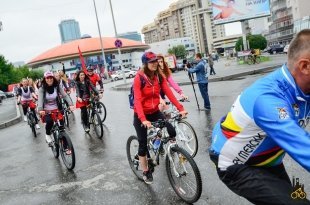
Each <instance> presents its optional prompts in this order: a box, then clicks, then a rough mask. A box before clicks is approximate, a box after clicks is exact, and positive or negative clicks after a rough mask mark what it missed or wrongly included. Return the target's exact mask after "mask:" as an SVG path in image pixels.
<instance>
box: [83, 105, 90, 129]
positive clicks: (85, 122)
mask: <svg viewBox="0 0 310 205" xmlns="http://www.w3.org/2000/svg"><path fill="white" fill-rule="evenodd" d="M81 117H82V122H83V124H84V125H85V126H86V127H89V122H88V112H87V107H86V106H83V107H81Z"/></svg>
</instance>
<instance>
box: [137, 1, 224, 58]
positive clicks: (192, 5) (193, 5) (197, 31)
mask: <svg viewBox="0 0 310 205" xmlns="http://www.w3.org/2000/svg"><path fill="white" fill-rule="evenodd" d="M211 15H212V13H211V4H210V3H209V1H206V0H178V1H177V2H174V3H172V4H171V5H170V6H169V8H168V9H166V10H164V11H161V12H160V13H159V14H158V15H157V17H156V19H155V20H154V23H152V24H148V25H146V26H144V27H143V28H142V33H143V34H144V37H145V43H154V42H158V41H164V40H168V39H174V38H180V37H190V38H191V39H193V40H194V42H195V44H196V46H197V50H198V52H203V53H207V52H211V51H212V50H213V38H215V37H223V36H225V30H224V26H223V25H220V26H214V25H213V22H212V16H211Z"/></svg>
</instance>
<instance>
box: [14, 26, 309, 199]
mask: <svg viewBox="0 0 310 205" xmlns="http://www.w3.org/2000/svg"><path fill="white" fill-rule="evenodd" d="M309 42H310V30H309V29H306V30H303V31H301V32H300V33H299V34H298V35H297V36H296V37H295V38H294V39H293V40H292V42H291V44H290V48H289V51H288V63H287V64H284V65H283V66H282V68H279V69H277V70H276V71H274V72H273V73H271V74H269V75H268V76H266V77H264V78H263V79H261V80H259V81H257V82H255V83H254V84H253V85H252V86H251V87H249V88H248V89H246V90H245V91H244V92H243V93H242V94H241V95H240V96H239V97H238V98H237V100H236V101H235V103H234V104H233V106H232V108H231V110H230V112H229V113H228V114H227V115H226V116H224V117H223V118H222V119H221V120H220V121H219V122H218V123H217V124H216V125H215V127H214V130H213V134H212V144H211V147H210V152H209V154H210V158H211V160H212V161H213V162H214V164H215V165H216V170H217V173H218V175H219V178H220V179H221V180H222V181H223V183H225V185H226V186H227V187H228V188H229V189H231V190H232V191H233V192H235V193H236V194H238V195H240V196H243V197H244V198H246V199H247V200H249V201H250V202H252V203H254V204H292V203H295V202H296V201H292V198H291V197H290V194H291V193H292V191H293V189H292V186H291V181H290V179H289V177H288V175H287V173H286V171H285V168H284V165H283V158H284V155H285V153H288V154H289V155H290V156H291V157H292V158H293V159H294V160H296V161H297V162H298V163H299V164H300V165H301V166H303V167H304V168H305V169H306V170H307V171H310V152H309V151H307V150H308V148H309V147H310V135H309V132H307V131H305V130H304V129H303V128H305V126H306V125H307V123H308V122H309V119H310V114H309V113H310V87H309V85H310V43H309ZM141 60H142V64H143V65H142V68H141V69H140V70H139V72H138V73H137V75H136V77H135V78H134V83H133V91H134V96H135V97H134V120H133V126H134V128H135V130H136V133H137V136H138V142H139V148H138V157H139V161H140V164H141V167H142V169H143V179H144V181H145V183H147V184H151V183H152V181H153V176H152V172H151V171H150V170H149V168H148V163H147V156H146V155H147V129H148V128H150V127H151V126H152V124H151V122H154V121H157V120H159V119H165V116H164V114H163V113H162V112H161V111H162V110H164V109H166V108H165V105H166V103H165V96H166V97H167V98H168V99H169V100H170V101H171V103H172V104H173V105H174V106H175V107H176V108H177V109H178V111H179V113H180V115H182V117H184V116H186V115H187V114H188V112H187V111H186V110H185V108H184V107H183V105H182V104H180V103H179V101H178V100H177V99H176V97H175V96H174V94H173V92H172V91H171V89H170V88H169V85H170V86H171V87H172V88H173V89H174V90H175V91H176V92H177V93H178V94H180V96H181V97H182V98H187V96H186V95H185V94H184V93H183V91H182V89H181V88H180V87H179V86H178V85H177V83H176V82H175V81H174V80H173V78H172V75H171V72H170V70H169V68H168V67H167V65H166V63H165V62H164V58H163V56H162V55H160V54H159V55H156V54H154V53H153V52H145V53H144V54H143V55H142V59H141ZM59 75H60V76H61V74H60V73H59ZM61 82H65V81H62V80H61V78H58V74H53V73H52V72H49V71H48V72H45V73H44V79H43V80H42V86H41V87H40V88H39V91H38V95H36V94H35V92H34V89H33V88H32V87H31V86H30V85H29V84H28V83H27V79H23V80H22V86H21V88H20V89H19V91H18V93H19V94H18V102H21V103H22V105H23V108H25V107H26V106H31V107H30V108H31V111H32V112H35V108H36V107H35V105H33V103H31V102H32V100H33V99H38V111H39V113H40V116H44V114H45V113H46V112H53V111H55V110H59V109H60V107H59V97H60V96H61V97H62V98H64V99H65V100H66V102H67V103H68V104H69V106H70V109H72V110H73V109H74V106H73V102H72V100H71V99H70V98H69V97H68V94H67V93H66V92H65V90H66V89H65V86H62V85H61ZM97 82H99V84H100V90H99V91H98V90H97V89H96V83H97ZM102 92H103V86H102V82H101V80H100V78H99V76H96V74H94V73H93V70H92V69H91V68H90V69H89V70H88V72H87V73H85V72H83V71H79V72H78V73H77V76H76V97H77V100H76V107H77V108H80V109H81V116H82V121H83V123H84V124H85V125H86V129H85V131H86V132H89V125H88V120H87V119H88V116H87V111H86V107H87V105H88V104H89V98H90V95H91V93H94V95H99V94H100V93H102ZM26 111H27V110H26V109H24V114H25V112H26ZM55 117H58V118H59V119H62V116H61V114H60V116H55ZM37 120H38V119H37ZM52 120H53V119H50V118H47V117H45V118H44V121H45V122H46V127H45V129H46V141H47V142H48V143H50V142H51V137H50V134H51V133H50V128H51V122H52ZM301 122H303V123H301ZM62 123H63V121H62ZM37 128H39V126H37ZM167 131H168V133H169V136H170V138H171V140H173V139H174V138H175V136H176V131H175V129H174V127H173V126H172V125H171V124H169V123H168V124H167ZM300 203H305V204H309V201H308V200H303V201H301V202H300Z"/></svg>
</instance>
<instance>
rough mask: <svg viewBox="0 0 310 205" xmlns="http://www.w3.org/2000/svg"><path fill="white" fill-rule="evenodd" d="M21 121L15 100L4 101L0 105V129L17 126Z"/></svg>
mask: <svg viewBox="0 0 310 205" xmlns="http://www.w3.org/2000/svg"><path fill="white" fill-rule="evenodd" d="M21 120H22V116H21V110H20V107H19V106H18V105H16V100H15V98H9V99H5V100H4V101H3V102H2V105H0V129H4V128H6V127H9V126H11V125H14V124H17V123H19V122H20V121H21Z"/></svg>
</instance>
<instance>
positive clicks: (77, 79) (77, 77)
mask: <svg viewBox="0 0 310 205" xmlns="http://www.w3.org/2000/svg"><path fill="white" fill-rule="evenodd" d="M81 73H84V75H85V82H86V81H87V82H89V81H90V80H89V77H88V75H86V73H85V72H84V71H82V70H80V71H78V72H77V74H76V77H75V81H76V82H79V83H80V82H81V80H80V74H81Z"/></svg>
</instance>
